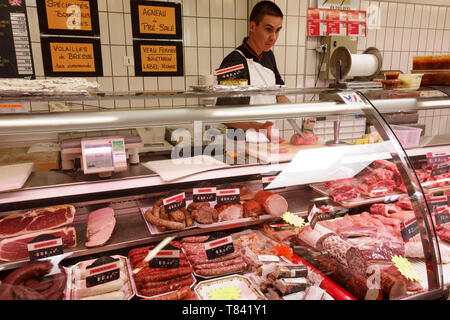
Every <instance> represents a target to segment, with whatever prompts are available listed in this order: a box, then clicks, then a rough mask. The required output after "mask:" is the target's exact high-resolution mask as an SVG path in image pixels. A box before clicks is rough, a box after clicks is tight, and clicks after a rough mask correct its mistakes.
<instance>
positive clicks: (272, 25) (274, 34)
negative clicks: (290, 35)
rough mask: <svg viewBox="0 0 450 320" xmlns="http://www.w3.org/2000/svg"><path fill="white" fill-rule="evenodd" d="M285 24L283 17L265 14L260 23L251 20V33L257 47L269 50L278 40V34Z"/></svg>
mask: <svg viewBox="0 0 450 320" xmlns="http://www.w3.org/2000/svg"><path fill="white" fill-rule="evenodd" d="M282 25H283V18H281V17H275V16H270V15H265V16H264V18H263V19H262V20H261V21H260V22H259V24H258V25H256V23H255V22H254V21H251V22H250V26H249V29H250V34H249V36H250V37H251V38H252V41H253V43H254V44H255V45H256V46H257V48H255V49H257V50H258V49H259V50H262V51H269V50H270V49H271V48H272V47H273V46H274V45H275V42H277V39H278V35H279V33H280V30H281V27H282Z"/></svg>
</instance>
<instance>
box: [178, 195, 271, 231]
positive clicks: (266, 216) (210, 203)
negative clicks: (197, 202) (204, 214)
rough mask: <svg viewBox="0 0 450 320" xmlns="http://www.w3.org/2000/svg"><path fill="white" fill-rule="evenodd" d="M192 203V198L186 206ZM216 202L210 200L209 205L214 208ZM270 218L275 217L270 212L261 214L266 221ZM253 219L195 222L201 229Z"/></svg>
mask: <svg viewBox="0 0 450 320" xmlns="http://www.w3.org/2000/svg"><path fill="white" fill-rule="evenodd" d="M191 203H192V200H188V201H186V207H188V206H189V205H190V204H191ZM216 204H217V202H216V201H211V202H209V205H210V206H211V208H214V207H215V205H216ZM269 218H273V216H271V215H270V214H264V215H261V216H259V219H260V220H261V221H264V220H266V219H269ZM252 220H253V219H252V218H241V219H235V220H229V221H222V222H215V223H211V224H203V223H198V222H195V223H196V225H197V227H199V228H200V229H205V228H211V227H221V226H227V225H230V224H235V223H244V222H249V221H252Z"/></svg>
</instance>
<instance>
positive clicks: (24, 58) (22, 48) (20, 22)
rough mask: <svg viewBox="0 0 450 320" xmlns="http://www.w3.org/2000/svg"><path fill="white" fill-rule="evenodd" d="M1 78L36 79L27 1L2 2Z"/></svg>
mask: <svg viewBox="0 0 450 320" xmlns="http://www.w3.org/2000/svg"><path fill="white" fill-rule="evenodd" d="M0 43H1V44H2V45H1V46H0V78H25V77H31V78H34V66H33V55H32V52H31V42H30V33H29V29H28V19H27V10H26V7H25V1H22V0H0Z"/></svg>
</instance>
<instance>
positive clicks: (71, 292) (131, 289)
mask: <svg viewBox="0 0 450 320" xmlns="http://www.w3.org/2000/svg"><path fill="white" fill-rule="evenodd" d="M111 257H112V258H114V259H117V258H119V259H120V260H121V261H122V262H123V265H124V267H125V268H124V271H125V277H126V285H125V289H124V292H125V298H124V300H130V299H131V298H133V297H134V295H135V294H136V292H137V291H136V287H135V285H134V281H133V280H132V278H133V276H132V272H131V266H130V263H129V261H128V259H127V258H126V257H124V256H119V255H113V256H111ZM95 260H96V259H91V260H86V261H81V262H79V263H77V264H75V265H73V266H71V267H70V268H68V270H67V274H68V277H67V286H66V292H65V299H66V300H79V299H78V296H77V293H76V288H75V272H76V269H77V268H80V266H81V265H82V264H86V263H88V264H89V263H92V262H94V261H95Z"/></svg>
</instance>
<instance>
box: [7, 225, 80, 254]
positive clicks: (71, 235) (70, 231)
mask: <svg viewBox="0 0 450 320" xmlns="http://www.w3.org/2000/svg"><path fill="white" fill-rule="evenodd" d="M43 234H51V235H54V236H57V237H61V239H62V242H63V247H64V248H71V247H76V246H77V234H76V232H75V228H74V227H65V228H59V229H53V230H46V231H40V232H36V233H30V234H26V235H21V236H18V237H13V238H8V239H3V240H2V241H1V242H0V260H4V261H16V260H21V259H25V258H27V257H28V248H27V244H28V243H29V242H30V241H32V240H33V239H34V238H36V237H37V236H40V235H43Z"/></svg>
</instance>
